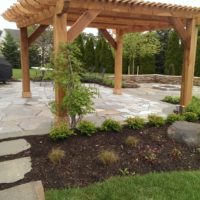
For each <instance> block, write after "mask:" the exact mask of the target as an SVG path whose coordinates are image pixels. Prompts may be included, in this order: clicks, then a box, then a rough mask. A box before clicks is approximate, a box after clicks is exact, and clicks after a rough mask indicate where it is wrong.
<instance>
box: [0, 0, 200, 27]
mask: <svg viewBox="0 0 200 200" xmlns="http://www.w3.org/2000/svg"><path fill="white" fill-rule="evenodd" d="M151 1H153V2H164V3H173V4H180V5H188V6H197V7H200V1H199V0H190V1H189V0H151ZM14 3H17V0H6V1H5V0H2V2H1V6H0V13H1V14H2V13H3V12H4V11H5V10H6V9H8V8H9V7H10V6H11V5H13V4H14ZM4 28H16V25H15V23H11V22H8V21H6V20H4V19H3V17H0V29H1V30H2V29H4ZM89 31H90V30H89Z"/></svg>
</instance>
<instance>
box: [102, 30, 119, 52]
mask: <svg viewBox="0 0 200 200" xmlns="http://www.w3.org/2000/svg"><path fill="white" fill-rule="evenodd" d="M99 31H100V32H101V33H102V35H103V36H104V37H105V38H106V40H108V42H109V43H110V44H111V46H112V47H113V48H114V49H116V48H117V43H116V41H115V40H114V38H113V37H112V36H111V35H110V33H109V32H108V31H107V30H106V29H99Z"/></svg>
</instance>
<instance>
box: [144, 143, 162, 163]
mask: <svg viewBox="0 0 200 200" xmlns="http://www.w3.org/2000/svg"><path fill="white" fill-rule="evenodd" d="M158 153H159V150H158V149H157V148H151V147H150V146H149V145H147V146H146V147H145V149H144V150H143V151H141V156H142V158H143V159H144V160H146V161H147V162H149V163H151V164H154V163H156V162H157V161H158V157H157V154H158Z"/></svg>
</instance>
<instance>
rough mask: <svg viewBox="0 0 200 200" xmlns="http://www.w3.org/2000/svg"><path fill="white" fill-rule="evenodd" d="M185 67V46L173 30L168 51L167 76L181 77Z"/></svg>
mask: <svg viewBox="0 0 200 200" xmlns="http://www.w3.org/2000/svg"><path fill="white" fill-rule="evenodd" d="M182 65H183V45H182V43H181V40H180V39H179V37H178V35H177V33H176V32H175V31H174V30H171V31H170V33H169V40H168V44H167V50H166V60H165V74H170V75H181V71H182Z"/></svg>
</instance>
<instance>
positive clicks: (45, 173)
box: [0, 125, 200, 189]
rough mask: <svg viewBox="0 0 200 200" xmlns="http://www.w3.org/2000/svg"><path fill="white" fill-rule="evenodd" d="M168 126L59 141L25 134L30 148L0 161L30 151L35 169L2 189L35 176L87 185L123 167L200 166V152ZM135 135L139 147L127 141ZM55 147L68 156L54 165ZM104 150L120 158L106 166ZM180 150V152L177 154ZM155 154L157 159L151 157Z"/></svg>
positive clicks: (50, 184) (49, 182)
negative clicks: (171, 134)
mask: <svg viewBox="0 0 200 200" xmlns="http://www.w3.org/2000/svg"><path fill="white" fill-rule="evenodd" d="M167 128H168V125H166V126H164V127H161V128H153V127H146V128H144V129H143V130H141V131H133V130H130V129H128V128H124V129H123V131H122V132H121V133H103V132H99V133H97V134H96V135H94V136H92V137H83V136H73V137H71V138H69V139H67V140H65V141H63V142H57V143H56V142H53V141H51V140H50V139H49V138H48V136H31V137H26V139H27V141H28V142H29V143H31V145H32V148H31V150H28V151H25V152H23V153H21V154H18V155H17V156H9V157H3V158H1V159H0V161H3V160H8V159H12V158H16V157H22V156H29V155H30V156H31V158H32V168H33V169H32V171H31V172H30V173H28V174H27V175H26V176H25V178H24V179H23V180H21V181H18V182H17V183H14V184H0V189H4V188H8V187H11V186H14V185H17V184H21V183H25V182H28V181H34V180H42V182H43V184H44V187H45V189H47V188H63V187H68V186H85V185H88V184H91V183H93V182H98V181H103V180H104V179H107V178H109V177H111V176H115V175H121V172H120V170H124V169H126V170H125V171H128V172H129V173H133V172H134V173H136V174H145V173H148V172H161V171H172V170H190V169H199V167H200V153H198V152H196V150H195V148H189V147H187V146H185V145H183V144H179V143H176V142H174V141H173V140H171V139H169V138H168V137H167V135H166V132H167ZM133 135H134V136H137V137H138V138H139V139H140V143H139V145H138V146H137V147H136V148H131V147H128V146H127V145H126V144H125V142H124V141H125V139H126V138H127V136H133ZM55 147H60V148H61V149H62V150H64V151H65V153H66V156H65V159H64V160H63V161H62V162H61V164H60V165H58V166H54V165H53V164H52V163H51V161H50V160H49V159H48V153H49V152H50V150H51V149H52V148H55ZM174 148H176V150H174ZM149 149H150V150H149ZM102 150H113V151H115V152H116V153H117V154H118V155H119V158H120V160H119V161H118V162H117V163H116V164H114V165H111V166H104V165H103V164H102V163H101V162H100V161H99V159H98V154H99V152H101V151H102ZM173 150H174V151H173ZM177 150H179V151H178V152H179V153H178V154H180V152H181V155H178V154H176V152H177ZM149 152H151V153H154V154H151V153H150V154H149ZM174 152H175V153H174ZM155 154H156V159H152V160H151V159H150V158H151V157H152V155H155ZM148 156H149V157H148ZM147 157H148V158H147ZM153 157H154V156H153Z"/></svg>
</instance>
